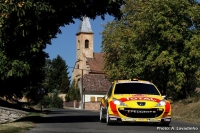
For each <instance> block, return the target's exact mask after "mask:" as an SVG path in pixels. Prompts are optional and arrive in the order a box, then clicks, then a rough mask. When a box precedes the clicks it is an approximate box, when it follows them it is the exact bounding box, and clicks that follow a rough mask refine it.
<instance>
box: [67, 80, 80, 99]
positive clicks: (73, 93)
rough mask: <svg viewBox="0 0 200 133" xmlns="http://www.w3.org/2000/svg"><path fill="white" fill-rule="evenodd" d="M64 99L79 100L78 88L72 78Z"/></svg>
mask: <svg viewBox="0 0 200 133" xmlns="http://www.w3.org/2000/svg"><path fill="white" fill-rule="evenodd" d="M65 99H66V101H74V100H77V101H80V100H81V94H80V89H79V87H78V85H77V83H75V81H74V80H73V82H72V84H71V86H70V89H69V91H68V92H67V95H66V97H65Z"/></svg>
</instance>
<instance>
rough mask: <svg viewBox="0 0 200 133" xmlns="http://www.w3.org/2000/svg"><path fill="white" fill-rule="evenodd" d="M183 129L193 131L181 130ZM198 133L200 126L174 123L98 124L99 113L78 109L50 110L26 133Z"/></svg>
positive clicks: (173, 121) (199, 132)
mask: <svg viewBox="0 0 200 133" xmlns="http://www.w3.org/2000/svg"><path fill="white" fill-rule="evenodd" d="M183 128H186V129H189V128H192V129H193V130H186V129H185V130H183ZM180 132H185V133H200V125H197V124H191V123H185V122H180V121H175V120H173V119H172V123H171V124H170V126H169V127H161V126H158V125H152V124H134V123H130V124H127V123H126V124H124V123H120V124H115V125H111V126H110V125H106V123H100V122H99V112H97V111H96V112H95V111H87V110H79V109H51V111H50V113H48V114H47V115H46V117H44V118H43V119H42V120H40V121H38V122H37V123H36V127H35V128H33V129H31V130H29V131H27V132H26V133H180Z"/></svg>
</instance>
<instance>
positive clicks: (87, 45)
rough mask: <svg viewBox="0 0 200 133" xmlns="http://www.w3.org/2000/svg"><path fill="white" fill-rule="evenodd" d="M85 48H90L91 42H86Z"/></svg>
mask: <svg viewBox="0 0 200 133" xmlns="http://www.w3.org/2000/svg"><path fill="white" fill-rule="evenodd" d="M85 48H89V40H85Z"/></svg>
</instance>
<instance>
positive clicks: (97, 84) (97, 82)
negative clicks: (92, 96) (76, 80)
mask: <svg viewBox="0 0 200 133" xmlns="http://www.w3.org/2000/svg"><path fill="white" fill-rule="evenodd" d="M110 85H111V82H110V81H108V79H106V77H105V75H104V74H86V75H84V76H83V89H84V91H87V92H107V91H108V89H109V87H110Z"/></svg>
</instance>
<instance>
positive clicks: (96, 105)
mask: <svg viewBox="0 0 200 133" xmlns="http://www.w3.org/2000/svg"><path fill="white" fill-rule="evenodd" d="M99 109H100V102H85V110H99Z"/></svg>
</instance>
